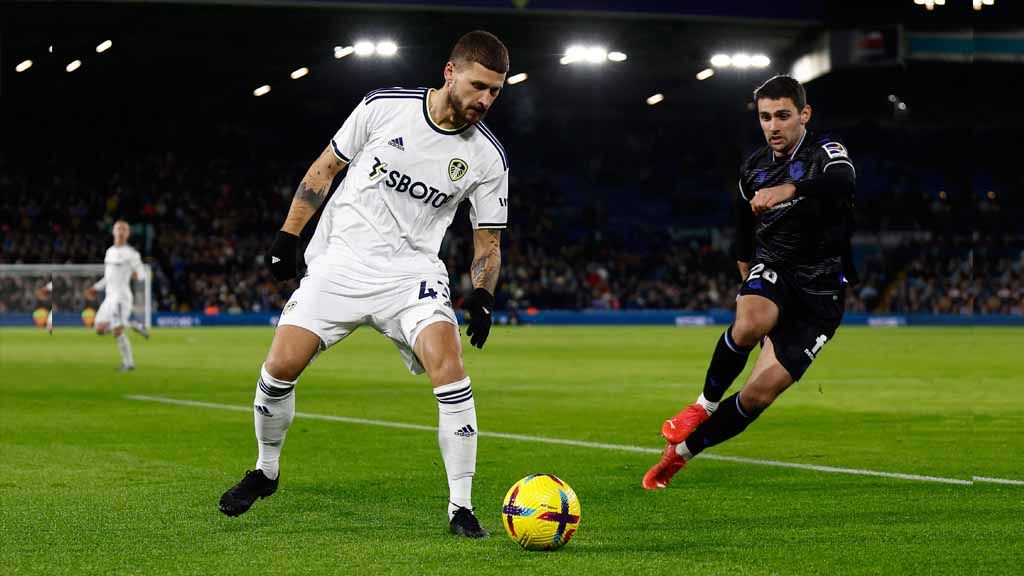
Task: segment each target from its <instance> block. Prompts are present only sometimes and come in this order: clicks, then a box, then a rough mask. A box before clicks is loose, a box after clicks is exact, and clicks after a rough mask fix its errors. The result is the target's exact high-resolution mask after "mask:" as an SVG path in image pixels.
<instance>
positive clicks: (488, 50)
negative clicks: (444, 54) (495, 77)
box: [448, 30, 508, 74]
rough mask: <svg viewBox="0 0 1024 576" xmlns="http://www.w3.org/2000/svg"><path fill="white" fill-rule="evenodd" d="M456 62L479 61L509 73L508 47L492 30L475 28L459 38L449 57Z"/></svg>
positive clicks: (496, 69)
mask: <svg viewBox="0 0 1024 576" xmlns="http://www.w3.org/2000/svg"><path fill="white" fill-rule="evenodd" d="M448 60H450V61H451V62H452V63H454V64H462V63H464V62H477V63H479V64H480V65H481V66H483V67H484V68H487V69H489V70H493V71H495V72H497V73H499V74H507V73H508V48H506V47H505V45H504V44H503V43H502V42H501V40H498V37H497V36H495V35H494V34H491V33H490V32H485V31H483V30H474V31H472V32H467V33H466V34H464V35H463V36H462V38H459V41H458V42H456V43H455V47H454V48H452V55H451V56H449V57H448Z"/></svg>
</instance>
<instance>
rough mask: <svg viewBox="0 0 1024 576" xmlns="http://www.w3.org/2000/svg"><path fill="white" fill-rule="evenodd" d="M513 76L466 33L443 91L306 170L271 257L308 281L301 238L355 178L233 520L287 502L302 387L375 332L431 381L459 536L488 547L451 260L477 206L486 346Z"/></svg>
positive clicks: (262, 416)
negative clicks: (464, 205)
mask: <svg viewBox="0 0 1024 576" xmlns="http://www.w3.org/2000/svg"><path fill="white" fill-rule="evenodd" d="M508 66H509V64H508V50H507V49H506V48H505V46H504V44H502V42H501V41H500V40H499V39H498V38H496V37H495V36H494V35H492V34H490V33H487V32H483V31H475V32H470V33H468V34H466V35H464V36H463V37H462V38H460V39H459V41H458V42H457V43H456V45H455V47H454V49H453V50H452V53H451V56H450V58H449V61H448V62H447V63H446V64H445V67H444V86H442V87H441V88H438V89H427V88H419V89H401V88H386V89H381V90H375V91H373V92H370V93H369V94H367V95H366V97H365V98H363V100H362V101H361V102H360V103H359V104H358V105H357V106H356V107H355V110H353V111H352V113H351V115H349V117H348V119H347V120H346V121H345V123H344V124H343V125H342V127H341V129H340V130H338V132H337V134H335V136H334V138H333V139H332V140H331V142H330V143H329V144H328V146H327V147H326V148H325V149H324V151H323V153H321V155H320V157H319V158H318V159H317V160H316V161H315V162H314V163H313V165H312V166H311V167H310V168H309V170H308V171H307V172H306V175H305V177H304V178H303V179H302V183H301V184H300V185H299V188H298V190H297V191H296V193H295V198H294V200H293V201H292V205H291V208H290V209H289V211H288V217H287V219H286V220H285V222H284V225H283V226H282V228H281V231H280V232H278V234H277V237H276V239H275V241H274V245H273V247H272V248H271V254H270V266H271V270H272V271H273V272H274V275H275V276H276V277H278V278H279V279H287V278H294V277H295V275H296V260H297V254H296V252H297V245H298V234H299V233H300V231H301V230H302V228H303V226H304V225H305V224H306V222H307V221H308V220H309V219H310V217H311V216H312V215H313V214H314V212H315V211H316V210H317V208H318V207H319V205H320V203H321V202H322V201H323V199H324V198H325V197H326V196H327V193H328V191H329V188H330V185H331V183H332V180H333V178H334V176H335V175H336V174H337V173H338V171H339V170H341V169H342V168H343V167H345V166H346V165H348V167H349V168H348V173H347V175H346V176H345V179H344V180H343V181H342V182H341V184H340V185H339V187H338V190H336V191H335V193H334V196H333V197H332V199H331V202H330V203H329V204H328V205H327V207H326V208H325V210H324V213H323V215H322V216H321V218H320V221H319V223H318V225H317V228H316V232H315V234H314V236H313V239H312V240H311V241H310V243H309V245H308V247H307V248H306V252H305V260H306V263H307V264H308V270H307V274H306V276H305V277H303V278H302V281H301V284H300V286H299V288H298V290H296V291H295V293H294V294H292V297H291V299H290V300H289V301H288V303H287V304H286V305H285V307H284V310H283V311H282V313H281V320H280V322H279V324H278V327H277V330H276V332H275V334H274V340H273V343H272V344H271V346H270V352H269V353H268V355H267V358H266V361H265V362H264V364H263V366H262V368H261V370H260V378H259V381H258V383H257V389H256V399H255V403H254V418H255V425H256V438H257V443H258V447H259V458H258V460H257V462H256V468H255V469H254V470H251V471H249V472H247V473H246V475H245V477H244V478H243V479H242V480H241V481H240V482H239V483H238V484H237V485H235V486H234V487H232V488H231V489H230V490H228V491H227V492H226V493H224V495H223V496H222V497H221V500H220V510H221V511H222V512H223V513H224V514H227V515H228V516H237V515H239V514H242V513H244V512H245V511H246V510H248V509H249V507H250V506H252V504H253V503H254V502H255V501H256V500H257V499H259V498H264V497H267V496H270V495H271V494H273V493H274V491H275V490H276V489H277V485H278V480H279V466H278V459H279V457H280V453H281V447H282V444H283V442H284V438H285V433H286V431H287V429H288V426H289V424H290V423H291V421H292V418H293V416H294V414H295V393H294V388H295V382H296V380H297V379H298V377H299V375H300V374H301V373H302V371H303V370H304V369H305V368H306V366H307V365H309V363H310V362H311V361H312V359H313V358H314V357H315V356H316V354H317V353H318V352H319V351H321V350H325V349H327V348H329V347H330V346H332V345H334V344H336V343H337V342H340V341H341V340H342V339H344V338H345V337H346V336H348V335H349V334H350V333H352V332H353V331H354V330H356V329H357V328H359V327H360V326H370V327H372V328H374V329H375V330H377V331H378V332H380V333H382V334H384V335H385V336H387V337H388V338H390V339H391V340H392V342H394V344H395V345H396V346H397V347H398V350H399V353H400V354H401V356H402V358H403V360H404V361H405V363H406V365H407V367H408V368H409V370H410V371H411V372H412V373H413V374H420V373H423V372H424V371H425V372H426V373H427V375H428V376H429V378H430V383H431V385H432V386H433V390H434V396H435V398H436V400H437V406H438V414H439V415H438V443H439V445H440V449H441V456H442V459H443V460H444V465H445V470H446V473H447V476H448V487H449V501H448V522H449V528H450V530H451V531H452V532H453V533H455V534H457V535H460V536H466V537H470V538H480V537H486V536H488V532H487V530H486V529H484V528H483V527H481V526H480V523H479V522H478V521H477V519H476V517H475V516H474V514H473V507H472V502H471V490H472V482H473V474H474V472H475V470H476V449H477V421H476V408H475V405H474V403H473V391H472V387H471V384H470V379H469V377H468V376H467V375H466V372H465V370H464V368H463V364H462V344H461V342H460V339H459V331H458V322H457V320H456V317H455V313H454V311H453V310H452V304H451V301H450V297H449V292H448V273H447V271H446V269H445V266H444V264H443V263H442V262H441V260H440V259H439V258H438V251H439V250H440V247H441V241H442V239H443V238H444V234H445V231H446V230H447V228H448V226H449V225H450V224H451V222H452V220H453V218H454V217H455V212H456V209H457V208H458V205H459V203H460V202H461V201H462V200H463V199H468V200H469V201H470V220H471V223H472V225H473V229H474V231H473V240H474V255H473V262H472V265H471V276H472V280H473V286H474V291H473V293H472V294H471V295H469V296H468V297H467V298H466V300H465V302H466V303H465V308H466V310H467V311H468V312H469V314H470V320H469V326H468V328H467V330H466V333H467V335H469V336H470V337H471V338H470V343H471V344H472V345H474V346H477V347H479V348H482V347H483V345H484V342H485V341H486V339H487V335H488V333H489V331H490V327H491V310H492V308H493V304H494V290H495V287H496V286H497V283H498V272H499V268H500V266H501V250H500V239H501V236H500V234H501V232H500V231H501V229H503V228H505V225H506V221H507V213H508V160H507V158H506V156H505V151H504V149H503V148H502V147H501V144H499V143H498V140H497V139H496V138H495V137H494V134H492V133H491V131H490V130H489V129H488V128H487V127H486V126H485V125H484V123H483V122H482V120H483V118H484V115H485V114H486V113H487V111H488V109H489V108H490V107H491V105H492V104H493V103H494V100H495V99H496V98H497V97H498V94H499V92H500V91H501V89H502V86H503V85H504V82H505V75H506V73H507V72H508Z"/></svg>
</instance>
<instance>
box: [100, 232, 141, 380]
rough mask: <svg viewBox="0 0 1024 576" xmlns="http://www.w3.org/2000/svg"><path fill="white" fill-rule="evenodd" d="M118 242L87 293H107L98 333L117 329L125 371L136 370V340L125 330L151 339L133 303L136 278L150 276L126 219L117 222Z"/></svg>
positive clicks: (122, 368)
mask: <svg viewBox="0 0 1024 576" xmlns="http://www.w3.org/2000/svg"><path fill="white" fill-rule="evenodd" d="M113 234H114V245H113V246H111V247H110V248H107V253H106V255H105V256H104V257H103V264H104V267H105V270H104V271H103V278H100V280H99V281H98V282H96V283H95V284H93V285H92V287H91V288H89V290H88V291H87V292H86V295H87V296H88V297H89V298H93V297H94V296H95V294H96V291H97V290H104V291H105V292H106V294H105V296H104V298H103V303H102V304H100V309H99V310H98V311H97V312H96V318H95V321H94V323H93V327H94V328H95V330H96V334H97V335H98V336H103V335H105V334H107V333H110V332H113V334H114V339H115V340H117V349H118V350H119V351H120V352H121V371H122V372H129V371H131V370H135V359H134V358H133V357H132V343H131V342H130V341H129V340H128V335H127V334H125V333H124V329H125V328H126V327H131V328H132V329H134V330H136V331H137V332H139V333H140V334H142V335H143V336H144V337H146V338H149V333H148V332H147V331H146V329H145V327H144V326H143V325H141V324H139V323H133V322H132V321H131V313H132V304H133V300H134V297H133V295H132V280H143V279H144V278H145V277H146V269H145V268H144V267H143V266H142V257H141V256H139V252H138V250H136V249H135V248H132V247H131V246H130V245H129V244H128V235H129V234H131V229H130V228H129V227H128V223H127V222H125V221H124V220H118V221H117V222H114V230H113Z"/></svg>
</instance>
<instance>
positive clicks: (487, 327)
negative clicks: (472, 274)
mask: <svg viewBox="0 0 1024 576" xmlns="http://www.w3.org/2000/svg"><path fill="white" fill-rule="evenodd" d="M462 306H463V307H464V308H465V309H466V311H467V312H469V326H468V327H467V328H466V335H467V336H469V343H470V344H472V345H473V346H476V347H477V348H481V349H482V348H483V347H484V342H486V341H487V335H488V334H490V333H491V312H492V311H493V310H494V295H493V294H491V293H490V292H488V291H487V290H484V289H483V288H477V289H476V290H473V293H472V294H470V295H469V296H466V299H465V300H464V301H463V302H462Z"/></svg>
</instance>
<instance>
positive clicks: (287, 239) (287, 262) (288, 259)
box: [267, 230, 299, 280]
mask: <svg viewBox="0 0 1024 576" xmlns="http://www.w3.org/2000/svg"><path fill="white" fill-rule="evenodd" d="M298 251H299V237H298V236H296V235H295V234H289V233H288V232H285V231H284V230H278V231H277V235H276V236H274V244H273V245H271V246H270V254H268V255H267V266H270V273H271V274H273V275H274V278H277V279H278V280H291V279H293V278H295V277H296V276H298V274H299V271H298V266H297V265H296V254H297V253H298Z"/></svg>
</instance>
